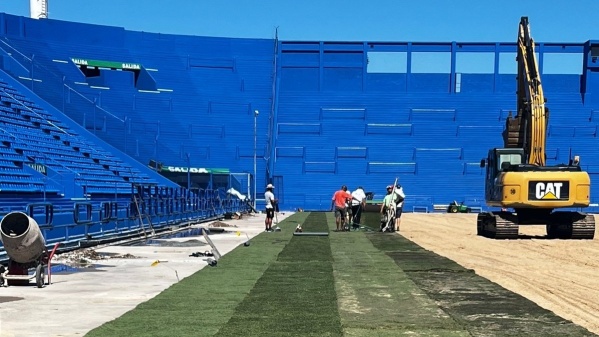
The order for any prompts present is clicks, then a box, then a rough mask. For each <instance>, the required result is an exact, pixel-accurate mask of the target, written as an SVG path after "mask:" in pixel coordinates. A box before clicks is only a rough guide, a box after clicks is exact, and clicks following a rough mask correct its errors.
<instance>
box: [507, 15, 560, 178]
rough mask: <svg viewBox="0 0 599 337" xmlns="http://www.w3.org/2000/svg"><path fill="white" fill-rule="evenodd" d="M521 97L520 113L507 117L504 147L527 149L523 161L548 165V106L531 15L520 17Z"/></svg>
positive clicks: (519, 90) (519, 102)
mask: <svg viewBox="0 0 599 337" xmlns="http://www.w3.org/2000/svg"><path fill="white" fill-rule="evenodd" d="M516 59H517V61H518V81H517V83H518V91H517V94H518V98H517V109H518V110H517V115H516V117H512V115H511V113H510V115H509V116H508V118H507V119H506V128H505V131H504V134H503V140H504V147H505V148H521V149H523V150H524V158H523V160H522V162H523V163H528V164H531V165H536V166H541V167H542V166H545V157H546V155H545V144H546V137H547V125H548V122H549V110H548V109H547V108H546V107H545V103H546V98H545V96H544V94H543V86H542V85H541V76H540V74H539V69H538V64H537V60H536V56H535V43H534V40H533V39H532V37H531V36H530V29H529V25H528V17H522V18H521V19H520V26H519V30H518V51H517V57H516Z"/></svg>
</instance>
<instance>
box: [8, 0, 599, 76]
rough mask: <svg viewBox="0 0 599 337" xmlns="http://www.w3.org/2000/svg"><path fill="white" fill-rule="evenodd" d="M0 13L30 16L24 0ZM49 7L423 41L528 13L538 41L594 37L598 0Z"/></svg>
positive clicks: (137, 21) (256, 30) (237, 1)
mask: <svg viewBox="0 0 599 337" xmlns="http://www.w3.org/2000/svg"><path fill="white" fill-rule="evenodd" d="M0 11H3V12H6V13H10V14H15V15H24V16H29V0H0ZM49 12H50V14H49V16H50V18H52V19H58V20H67V21H77V22H86V23H94V24H102V25H112V26H121V27H125V28H126V29H130V30H138V31H147V32H161V33H174V34H187V35H209V36H224V37H251V38H272V37H274V30H275V27H277V26H278V27H279V38H281V39H283V40H330V41H331V40H332V41H364V40H369V41H424V42H437V41H443V42H445V41H462V42H497V41H499V42H514V41H515V40H516V34H517V29H518V23H519V21H520V17H521V16H528V17H529V21H530V25H531V32H532V36H533V38H534V39H535V40H536V41H539V42H584V41H586V40H589V39H597V40H599V20H597V13H599V0H594V1H592V0H572V1H558V0H546V1H540V0H496V1H483V0H479V1H465V0H453V1H446V0H436V1H434V0H413V1H404V0H378V1H377V0H371V1H360V2H358V1H347V0H346V1H342V0H320V1H317V0H296V1H290V0H278V1H274V0H260V1H257V0H229V1H222V0H221V1H214V0H213V1H206V0H169V1H159V0H101V1H90V0H50V3H49ZM578 62H579V61H578V59H576V60H575V62H574V64H575V63H578ZM558 63H560V64H561V63H564V62H561V61H560V62H558ZM579 64H580V63H579ZM579 64H578V65H575V66H574V67H575V68H576V69H580V65H579ZM563 67H566V68H567V67H568V66H567V65H564V66H563Z"/></svg>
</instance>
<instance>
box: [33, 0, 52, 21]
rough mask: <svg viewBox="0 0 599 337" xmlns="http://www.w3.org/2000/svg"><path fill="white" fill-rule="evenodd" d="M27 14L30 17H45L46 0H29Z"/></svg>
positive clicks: (46, 16)
mask: <svg viewBox="0 0 599 337" xmlns="http://www.w3.org/2000/svg"><path fill="white" fill-rule="evenodd" d="M29 16H30V17H31V18H32V19H47V18H48V0H29Z"/></svg>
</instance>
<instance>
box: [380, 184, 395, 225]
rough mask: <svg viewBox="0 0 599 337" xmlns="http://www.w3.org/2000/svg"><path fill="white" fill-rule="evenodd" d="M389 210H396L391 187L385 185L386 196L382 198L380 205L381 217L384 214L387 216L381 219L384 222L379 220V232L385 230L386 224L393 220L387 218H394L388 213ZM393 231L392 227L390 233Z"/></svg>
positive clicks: (391, 213)
mask: <svg viewBox="0 0 599 337" xmlns="http://www.w3.org/2000/svg"><path fill="white" fill-rule="evenodd" d="M391 209H396V207H395V198H394V195H393V185H387V194H386V195H385V197H384V198H383V203H382V204H381V215H382V214H384V213H387V216H386V217H383V218H382V219H384V221H383V220H381V232H382V231H384V230H385V227H386V226H387V224H388V223H390V222H391V221H393V219H390V218H389V217H393V216H394V215H393V212H389V211H390V210H391ZM393 229H395V228H394V227H391V228H390V230H391V231H392V230H393Z"/></svg>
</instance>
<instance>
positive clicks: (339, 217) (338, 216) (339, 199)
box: [331, 185, 355, 232]
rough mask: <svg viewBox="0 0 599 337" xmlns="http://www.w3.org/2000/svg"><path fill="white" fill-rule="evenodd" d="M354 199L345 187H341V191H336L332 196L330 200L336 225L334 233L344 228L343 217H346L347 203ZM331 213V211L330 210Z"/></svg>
mask: <svg viewBox="0 0 599 337" xmlns="http://www.w3.org/2000/svg"><path fill="white" fill-rule="evenodd" d="M352 199H355V198H354V197H352V195H351V194H350V193H349V192H348V191H347V186H345V185H343V186H341V189H340V190H338V191H336V192H335V194H333V198H332V199H331V200H332V201H333V204H334V209H335V222H336V224H337V230H336V232H339V231H341V230H343V228H344V227H345V226H344V225H345V217H346V216H347V213H346V212H347V210H346V207H347V201H348V200H352ZM331 211H332V209H331Z"/></svg>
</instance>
